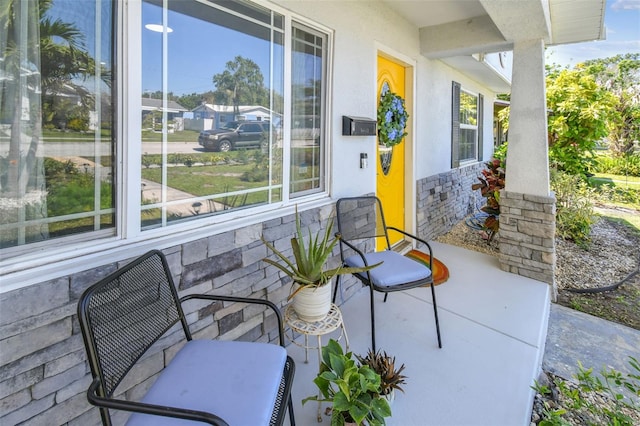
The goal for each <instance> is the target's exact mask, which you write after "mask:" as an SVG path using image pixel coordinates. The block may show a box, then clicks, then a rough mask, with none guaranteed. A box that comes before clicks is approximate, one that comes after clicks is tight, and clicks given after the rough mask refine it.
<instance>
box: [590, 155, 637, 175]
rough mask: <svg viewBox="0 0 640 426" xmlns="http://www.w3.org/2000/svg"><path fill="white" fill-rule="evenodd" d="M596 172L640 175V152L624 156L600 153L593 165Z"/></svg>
mask: <svg viewBox="0 0 640 426" xmlns="http://www.w3.org/2000/svg"><path fill="white" fill-rule="evenodd" d="M592 171H593V172H595V173H610V174H613V175H622V176H639V177H640V154H629V155H622V156H615V157H614V156H609V155H598V156H596V157H595V160H594V162H593V165H592Z"/></svg>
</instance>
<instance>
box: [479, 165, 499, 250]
mask: <svg viewBox="0 0 640 426" xmlns="http://www.w3.org/2000/svg"><path fill="white" fill-rule="evenodd" d="M485 165H486V166H487V168H486V169H484V170H482V176H480V177H478V180H479V181H480V183H475V184H473V185H472V186H471V189H473V190H476V189H479V190H480V194H482V196H483V197H485V198H486V199H487V201H486V204H485V205H484V206H483V207H482V208H481V209H480V210H482V211H483V212H485V213H487V214H488V215H489V216H488V217H487V218H486V219H485V221H484V224H483V227H484V229H485V230H486V231H487V233H488V234H489V242H490V241H491V240H492V239H493V237H494V236H495V234H496V233H497V232H498V229H499V227H500V220H499V216H500V190H501V189H503V188H504V178H505V165H504V162H503V161H501V160H499V159H497V158H492V159H491V160H490V161H488V162H486V163H485Z"/></svg>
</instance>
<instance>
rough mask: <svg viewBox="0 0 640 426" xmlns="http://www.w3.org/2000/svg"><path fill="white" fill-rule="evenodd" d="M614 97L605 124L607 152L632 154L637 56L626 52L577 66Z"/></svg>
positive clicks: (638, 95)
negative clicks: (606, 126) (614, 101)
mask: <svg viewBox="0 0 640 426" xmlns="http://www.w3.org/2000/svg"><path fill="white" fill-rule="evenodd" d="M578 67H579V68H580V69H584V71H585V72H586V73H588V74H590V75H592V76H593V77H594V78H595V80H596V81H597V82H598V84H599V85H600V86H601V87H604V88H606V89H607V90H608V91H610V92H611V93H612V94H613V95H614V96H615V97H616V98H617V102H616V104H615V106H614V113H613V115H612V117H611V119H610V121H609V123H608V130H609V135H608V136H607V140H608V141H609V149H610V150H611V152H612V153H613V154H614V155H625V154H631V153H633V151H634V141H638V140H640V54H638V53H633V54H631V53H628V54H626V55H617V56H613V57H611V58H606V59H593V60H590V61H586V62H585V63H584V64H579V65H578Z"/></svg>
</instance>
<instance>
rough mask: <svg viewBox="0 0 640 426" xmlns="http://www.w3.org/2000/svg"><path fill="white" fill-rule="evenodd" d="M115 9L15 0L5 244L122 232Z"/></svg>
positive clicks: (79, 1)
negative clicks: (118, 222) (116, 169)
mask: <svg viewBox="0 0 640 426" xmlns="http://www.w3.org/2000/svg"><path fill="white" fill-rule="evenodd" d="M113 6H114V5H113V3H112V2H111V1H108V0H102V1H95V0H74V1H70V0H55V1H51V2H42V1H41V2H35V1H29V2H14V3H13V9H12V14H11V15H10V17H9V18H8V19H15V20H16V21H17V22H13V23H11V24H10V25H9V24H8V23H7V22H4V23H5V24H8V25H2V28H0V40H2V42H0V49H1V50H2V55H1V56H2V60H1V61H0V75H2V76H3V77H5V78H2V79H0V85H1V88H0V93H1V94H2V95H1V96H2V100H1V101H0V127H1V129H2V131H1V132H0V199H1V200H0V228H1V231H2V232H0V235H1V237H0V247H2V248H6V247H15V246H21V245H25V244H29V243H35V242H39V241H46V240H49V239H53V238H60V237H65V236H76V239H77V238H78V234H81V233H82V234H85V235H86V237H85V238H91V237H90V236H89V233H94V232H95V231H102V230H109V231H107V233H108V234H112V233H113V232H112V230H113V229H114V226H115V216H114V198H115V197H114V196H113V192H114V188H113V179H112V177H113V163H114V162H113V139H112V135H113V106H112V103H111V101H112V94H111V90H112V87H113V84H112V78H113V75H112V72H111V67H112V64H113V61H112V58H111V52H112V50H113V49H112V43H113V34H112V18H113ZM25 58H26V59H25ZM16 253H17V251H16Z"/></svg>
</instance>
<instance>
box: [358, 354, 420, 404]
mask: <svg viewBox="0 0 640 426" xmlns="http://www.w3.org/2000/svg"><path fill="white" fill-rule="evenodd" d="M356 359H357V360H358V361H359V362H360V364H361V365H367V366H369V367H371V369H372V370H373V371H375V372H376V373H378V374H379V375H380V393H381V394H382V395H389V394H390V393H391V392H392V391H393V390H394V389H398V390H399V391H401V392H404V389H402V387H401V386H400V385H403V384H405V383H406V381H405V379H406V378H407V376H405V375H403V374H401V373H402V371H403V370H404V364H402V365H401V366H400V367H398V368H396V366H395V363H396V358H395V357H391V356H390V355H388V354H387V353H386V352H380V351H377V352H373V351H372V350H371V349H370V350H369V351H368V352H367V355H366V356H364V357H362V356H359V355H356Z"/></svg>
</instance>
